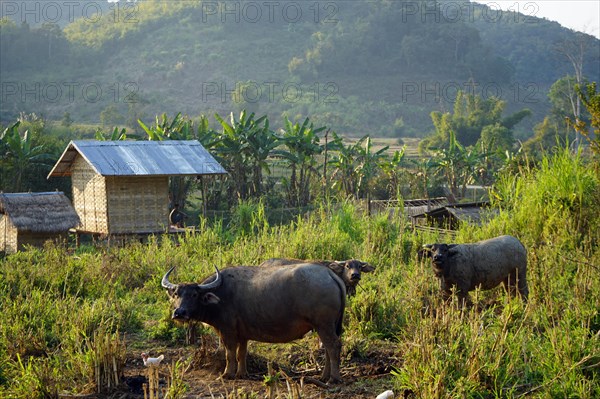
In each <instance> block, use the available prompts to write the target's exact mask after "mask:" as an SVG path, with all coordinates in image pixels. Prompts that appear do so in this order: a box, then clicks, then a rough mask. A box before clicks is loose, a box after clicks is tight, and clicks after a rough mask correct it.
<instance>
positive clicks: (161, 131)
mask: <svg viewBox="0 0 600 399" xmlns="http://www.w3.org/2000/svg"><path fill="white" fill-rule="evenodd" d="M138 124H139V125H140V126H141V128H142V129H143V130H144V131H145V132H146V134H147V136H148V140H152V141H163V140H194V139H195V138H196V137H195V134H194V123H193V121H192V120H191V119H189V118H187V117H184V116H182V115H181V112H179V113H177V115H175V117H174V118H173V119H172V120H169V117H168V116H167V114H162V115H161V116H160V117H159V116H158V115H156V117H155V124H154V125H152V126H151V127H148V126H146V125H145V124H144V123H143V122H142V121H141V120H138ZM123 130H124V129H123ZM116 132H117V129H116V128H115V131H114V132H113V134H114V133H116ZM123 133H124V132H123ZM192 183H193V179H192V178H190V177H185V176H173V177H171V178H170V179H169V197H170V198H169V199H170V204H169V211H171V210H172V209H174V208H175V207H177V208H178V209H179V210H180V211H182V210H183V209H184V207H185V203H186V201H187V197H188V195H189V192H190V190H191V187H192Z"/></svg>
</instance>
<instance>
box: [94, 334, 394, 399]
mask: <svg viewBox="0 0 600 399" xmlns="http://www.w3.org/2000/svg"><path fill="white" fill-rule="evenodd" d="M143 351H146V352H149V353H150V355H151V356H158V355H160V354H163V355H164V356H165V360H164V361H163V363H162V364H161V365H160V366H159V369H158V374H159V392H158V393H159V396H158V398H157V399H163V398H164V392H165V391H166V389H167V387H168V386H170V385H171V384H172V377H171V375H172V374H173V370H174V369H176V370H177V372H176V373H175V374H176V377H175V378H176V381H179V382H183V383H184V384H186V385H187V391H186V393H185V394H184V395H183V396H180V397H183V398H193V399H201V398H211V399H212V398H338V399H350V398H357V399H362V398H370V399H374V398H375V397H376V396H377V395H378V394H379V393H381V392H383V391H385V390H388V389H393V376H392V375H391V374H390V373H391V371H392V370H393V367H397V366H398V365H399V364H400V361H399V359H398V358H397V357H396V356H397V354H396V349H395V345H394V344H393V343H389V342H378V343H377V344H375V345H373V344H372V343H369V345H368V348H367V349H365V348H361V349H360V353H357V350H351V351H350V352H348V351H347V350H346V353H344V357H343V359H342V369H341V374H342V379H343V383H341V384H336V385H331V384H323V383H321V382H320V381H318V379H319V377H320V371H321V369H320V367H322V365H323V362H324V357H325V356H324V350H323V349H319V348H318V343H317V340H316V338H315V337H314V336H308V337H305V338H304V339H302V340H300V341H297V342H295V343H293V344H286V345H271V344H261V343H254V342H250V343H249V348H248V372H249V374H250V376H249V378H248V379H244V380H224V379H222V378H221V377H220V374H221V373H222V372H223V370H224V368H225V352H224V349H223V348H221V347H219V344H218V340H216V339H215V338H208V339H207V338H204V339H202V342H201V344H200V345H195V346H185V347H181V348H158V347H157V348H155V349H152V350H148V349H144V350H138V349H131V350H129V349H128V351H127V360H126V364H125V371H124V378H123V384H122V386H121V387H120V388H119V389H118V390H116V391H112V392H110V393H106V394H102V395H96V396H90V397H92V398H98V399H116V398H118V399H125V398H131V399H141V398H150V393H149V391H148V388H146V389H144V384H147V383H148V379H149V377H150V373H151V371H150V370H149V369H148V368H147V367H145V366H144V364H143V362H142V358H141V353H142V352H143ZM177 361H180V364H181V366H180V367H179V368H177V367H176V366H175V364H176V362H177ZM269 369H271V370H272V371H271V375H272V377H271V378H268V375H269V371H268V370H269ZM267 380H270V381H272V383H271V385H270V387H269V386H268V384H267V383H266V382H265V381H267ZM144 390H146V396H144ZM403 396H404V395H398V394H397V395H396V398H402V397H403ZM155 397H156V396H155Z"/></svg>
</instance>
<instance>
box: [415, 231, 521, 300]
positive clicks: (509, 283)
mask: <svg viewBox="0 0 600 399" xmlns="http://www.w3.org/2000/svg"><path fill="white" fill-rule="evenodd" d="M419 255H420V256H421V257H429V258H431V263H432V265H433V271H434V272H435V275H436V277H438V278H439V279H440V280H441V288H442V294H443V295H444V297H445V298H449V297H450V294H451V292H452V287H456V290H457V293H458V295H459V298H460V299H462V300H466V301H467V302H469V291H472V290H474V289H475V288H477V287H480V288H481V289H483V290H489V289H492V288H494V287H496V286H498V285H499V284H500V283H502V284H503V285H504V287H505V288H506V289H507V290H508V292H509V293H511V294H513V295H514V294H515V293H516V291H517V288H518V292H519V294H520V295H521V297H522V298H523V300H525V301H526V300H527V296H528V294H529V290H528V288H527V250H526V249H525V247H524V246H523V244H521V242H520V241H519V240H518V239H516V238H515V237H512V236H500V237H496V238H491V239H489V240H484V241H479V242H476V243H472V244H429V245H424V246H423V249H422V250H421V251H420V252H419Z"/></svg>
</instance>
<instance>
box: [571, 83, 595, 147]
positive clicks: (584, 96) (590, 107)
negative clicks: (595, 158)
mask: <svg viewBox="0 0 600 399" xmlns="http://www.w3.org/2000/svg"><path fill="white" fill-rule="evenodd" d="M575 90H576V91H577V96H578V97H579V99H580V100H581V102H582V103H583V105H584V106H585V108H586V110H587V112H589V114H590V126H591V127H592V129H593V133H594V136H593V137H592V136H591V135H590V133H589V131H588V128H587V124H586V123H585V122H584V121H581V120H575V121H574V122H573V121H569V122H570V123H571V124H573V126H574V127H575V130H577V132H579V133H580V134H581V135H582V136H583V137H585V138H586V139H587V140H588V142H589V144H590V148H591V149H592V151H594V153H596V155H600V93H598V92H597V89H596V82H592V83H589V84H587V85H586V86H585V87H582V86H579V85H577V86H576V87H575Z"/></svg>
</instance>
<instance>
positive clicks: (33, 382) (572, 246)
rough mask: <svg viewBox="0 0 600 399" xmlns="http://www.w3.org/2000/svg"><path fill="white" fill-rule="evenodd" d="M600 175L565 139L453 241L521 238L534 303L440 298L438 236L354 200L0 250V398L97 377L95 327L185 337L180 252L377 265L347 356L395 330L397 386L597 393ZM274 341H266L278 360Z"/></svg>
mask: <svg viewBox="0 0 600 399" xmlns="http://www.w3.org/2000/svg"><path fill="white" fill-rule="evenodd" d="M599 187H600V181H599V178H598V176H597V175H595V174H594V173H593V169H592V168H588V167H587V165H586V164H585V162H584V160H582V159H581V158H580V157H578V156H572V155H571V154H569V153H568V152H559V153H556V154H554V155H552V156H550V157H548V158H547V159H546V160H545V161H544V162H543V163H542V164H541V166H540V168H539V169H532V170H526V171H524V172H522V174H520V175H516V176H514V175H513V176H510V175H506V176H504V177H502V178H501V179H500V180H499V182H498V184H497V185H496V187H495V188H494V190H495V191H494V196H495V198H496V199H497V205H498V206H499V207H500V213H499V215H497V216H496V217H495V218H493V219H492V220H490V221H489V223H487V224H485V225H484V226H482V227H480V228H476V227H465V228H463V229H462V230H460V231H459V232H458V236H457V241H458V242H466V241H473V240H479V239H483V238H488V237H491V236H495V235H499V234H513V235H515V236H517V237H519V238H520V239H521V240H522V241H523V242H524V244H525V246H526V247H527V249H528V264H529V271H528V280H529V287H530V298H529V302H528V304H526V305H525V304H524V303H522V302H521V301H520V300H519V299H518V298H510V297H508V296H507V295H506V294H505V293H504V292H503V291H502V289H496V290H492V291H486V292H476V293H473V299H474V304H475V305H474V307H473V308H471V309H461V308H459V307H458V306H457V304H456V303H454V304H449V305H445V304H443V303H442V301H441V299H440V295H439V285H438V282H437V280H436V279H435V277H434V276H433V273H432V271H431V270H430V266H429V265H428V264H426V263H424V262H421V261H419V260H418V259H417V256H416V251H417V249H418V248H419V247H420V246H421V245H422V244H423V243H426V242H434V241H437V240H439V238H438V237H436V236H434V235H430V234H424V235H422V234H417V233H414V232H412V231H411V230H410V229H408V228H407V226H406V224H405V221H404V220H400V219H389V218H388V217H387V215H378V216H373V217H368V216H366V215H365V214H364V213H363V212H362V211H361V210H360V209H359V208H358V207H356V206H355V205H353V204H352V203H344V204H342V205H341V206H340V207H337V208H335V207H332V206H323V207H322V208H319V209H316V210H315V211H313V212H311V213H310V214H307V215H305V216H303V217H298V218H297V219H296V220H294V221H293V222H292V223H290V224H287V225H277V226H271V225H269V223H268V222H267V218H266V217H265V214H264V207H262V206H261V204H260V203H259V204H241V206H242V208H241V209H238V212H239V214H238V216H239V223H240V225H235V226H234V225H230V226H228V227H224V226H223V224H221V223H214V224H212V225H211V224H209V223H207V222H206V221H203V222H202V223H201V226H200V228H199V230H198V232H197V233H195V234H186V235H183V236H180V237H178V238H170V237H156V238H155V239H151V240H150V241H149V242H148V243H146V244H143V245H142V244H139V243H137V244H129V245H127V246H125V247H122V248H104V249H98V248H92V247H87V248H80V249H78V250H77V251H75V253H72V252H71V251H69V250H68V249H67V248H60V247H59V248H54V247H50V246H48V247H45V248H43V249H33V248H32V249H29V250H28V251H25V252H21V253H18V254H14V255H10V256H7V257H6V258H4V259H3V260H2V261H0V306H1V309H2V315H3V317H2V318H1V319H0V397H14V398H44V397H52V396H56V395H57V394H58V393H62V392H68V393H91V392H94V391H96V390H97V389H98V388H99V387H98V386H97V385H98V383H97V380H96V374H94V373H95V372H94V367H91V364H94V363H93V362H92V359H94V353H93V351H92V350H91V348H98V347H99V345H100V342H96V340H98V338H97V337H103V338H102V339H103V340H106V339H107V338H106V337H109V341H110V340H114V341H116V340H117V338H118V339H121V337H122V335H121V334H119V333H117V331H121V332H127V333H129V334H128V335H126V336H125V341H127V339H135V340H136V341H135V342H133V345H134V346H136V347H145V346H148V345H152V344H153V343H154V344H156V343H158V344H160V345H169V344H172V345H183V342H184V337H185V332H184V331H183V329H182V328H181V327H178V326H176V325H174V324H173V323H172V321H171V320H170V318H169V313H170V312H169V303H168V301H167V298H166V295H165V294H164V292H162V289H161V287H160V278H161V276H162V274H163V273H164V272H165V271H166V270H167V269H168V268H169V267H171V266H178V267H177V269H176V270H175V272H174V273H173V280H174V281H181V282H183V281H200V280H201V279H203V278H204V277H206V276H208V275H210V274H211V273H213V270H214V269H213V265H217V266H219V267H225V266H227V265H235V264H250V265H252V264H258V263H259V262H261V261H262V260H264V259H266V258H269V257H275V256H284V257H298V258H305V259H336V260H341V259H348V258H358V259H361V260H364V261H368V262H370V263H371V264H373V265H375V266H376V271H375V272H374V273H371V274H368V275H364V276H363V281H362V282H361V284H360V285H359V287H358V290H357V294H356V296H355V297H352V298H349V300H348V307H347V312H346V319H345V333H344V337H343V338H344V344H345V354H346V356H345V357H344V359H345V360H344V364H346V365H348V364H350V365H351V364H352V362H353V361H354V360H355V359H354V358H355V357H357V356H358V357H360V356H364V352H365V351H364V348H366V347H376V346H377V345H378V343H380V342H381V340H386V341H389V342H391V343H392V345H394V347H395V348H396V351H397V356H396V357H395V358H396V359H399V360H390V366H393V367H394V369H395V372H394V376H393V377H392V379H391V383H393V384H394V385H395V389H396V390H399V391H402V390H406V392H409V391H412V392H413V393H414V394H415V396H416V397H420V398H459V397H460V398H464V397H467V398H471V397H477V398H517V397H523V396H527V397H540V398H546V397H578V398H592V397H600V332H599V331H600V249H599V246H598V242H599V241H598V240H599V239H600V229H599V228H598V227H599V225H600V209H599V208H600V207H598V205H597V204H598V203H600V201H599V200H600V195H599ZM110 337H112V338H110ZM127 337H135V338H127ZM102 342H104V343H105V344H106V342H105V341H102ZM109 343H110V342H109ZM126 343H127V342H126ZM128 346H129V345H128ZM277 350H278V349H277V347H274V348H273V350H272V352H270V353H271V355H270V356H273V357H275V358H277V359H280V358H282V356H277V355H273V353H277ZM290 350H293V347H292V349H290ZM283 357H285V356H283ZM181 379H182V380H185V376H182V377H181ZM183 382H184V381H183ZM374 394H376V393H375V392H374Z"/></svg>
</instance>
